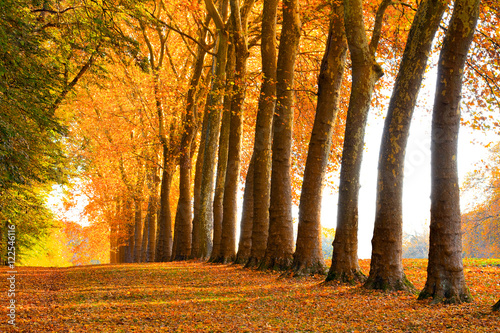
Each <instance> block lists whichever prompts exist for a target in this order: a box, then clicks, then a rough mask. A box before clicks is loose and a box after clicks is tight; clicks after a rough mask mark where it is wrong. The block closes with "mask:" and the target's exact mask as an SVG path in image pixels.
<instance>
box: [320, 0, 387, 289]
mask: <svg viewBox="0 0 500 333" xmlns="http://www.w3.org/2000/svg"><path fill="white" fill-rule="evenodd" d="M388 5H389V1H386V0H384V1H383V2H382V4H381V5H380V7H379V10H378V13H377V20H376V21H375V25H374V32H373V37H372V43H371V45H369V44H368V40H367V37H366V32H365V27H364V23H363V22H364V20H363V8H362V1H361V0H344V24H345V31H346V37H347V41H348V46H349V51H350V53H351V61H352V88H351V96H350V100H349V108H348V110H347V121H346V129H345V138H344V148H343V150H342V165H341V169H340V185H339V202H338V215H337V229H336V231H335V239H334V241H333V253H332V265H331V267H330V270H329V272H328V276H327V278H326V281H330V280H339V281H343V282H354V281H358V280H364V278H365V277H364V275H363V273H362V272H361V270H360V268H359V264H358V194H359V186H360V185H359V172H360V168H361V161H362V159H363V145H364V136H365V127H366V120H367V118H368V111H369V110H370V102H371V97H372V93H373V89H374V87H375V83H376V82H377V81H378V79H379V78H380V77H381V76H382V75H383V72H382V68H381V67H380V65H378V64H377V63H376V62H375V56H374V53H375V50H376V49H377V43H378V40H377V36H379V34H380V29H381V21H382V17H383V12H384V11H385V8H387V6H388Z"/></svg>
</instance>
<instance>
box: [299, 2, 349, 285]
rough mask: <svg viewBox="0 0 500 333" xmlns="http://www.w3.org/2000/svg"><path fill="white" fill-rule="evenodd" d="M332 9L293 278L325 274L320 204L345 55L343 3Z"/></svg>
mask: <svg viewBox="0 0 500 333" xmlns="http://www.w3.org/2000/svg"><path fill="white" fill-rule="evenodd" d="M333 6H334V7H333V8H332V14H331V15H332V17H331V20H330V31H329V35H328V41H327V45H326V50H325V53H324V55H323V60H322V63H321V68H320V73H319V76H318V104H317V106H316V116H315V118H314V125H313V129H312V133H311V140H310V142H309V151H308V153H307V160H306V165H305V169H304V180H303V185H302V192H301V195H300V203H299V225H298V233H297V246H296V250H295V253H294V256H293V264H292V268H291V270H292V272H293V274H295V275H310V274H311V275H314V274H325V272H326V266H325V263H324V259H323V251H322V249H321V201H322V192H323V182H324V178H325V173H326V167H327V164H328V157H329V155H330V147H331V142H332V135H333V128H334V123H335V119H336V117H337V111H338V105H339V98H340V88H341V85H342V78H343V75H344V68H345V62H346V56H347V40H346V37H345V30H344V10H343V5H342V0H337V1H335V2H334V4H333Z"/></svg>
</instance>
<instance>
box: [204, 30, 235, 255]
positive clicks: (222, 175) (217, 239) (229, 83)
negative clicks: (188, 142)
mask: <svg viewBox="0 0 500 333" xmlns="http://www.w3.org/2000/svg"><path fill="white" fill-rule="evenodd" d="M230 33H231V32H230ZM235 61H236V59H235V49H234V41H233V40H231V41H230V44H229V47H228V52H227V63H226V73H227V74H226V88H225V92H224V103H223V105H224V108H223V112H224V113H223V115H222V125H221V130H220V137H219V153H218V159H217V179H216V181H215V194H214V203H213V206H214V207H213V211H214V235H213V249H212V254H211V255H210V261H216V259H217V258H218V257H219V256H220V249H221V239H222V219H223V210H224V208H223V201H224V188H225V183H226V171H227V156H228V151H229V132H230V131H231V128H230V127H231V94H232V91H233V85H234V70H235V65H236V63H235Z"/></svg>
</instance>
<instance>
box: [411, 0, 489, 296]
mask: <svg viewBox="0 0 500 333" xmlns="http://www.w3.org/2000/svg"><path fill="white" fill-rule="evenodd" d="M479 2H480V1H479V0H457V1H456V2H455V6H454V9H453V15H452V18H451V21H450V25H449V27H448V31H447V32H446V35H445V38H444V41H443V48H442V50H441V53H440V56H439V64H438V79H437V83H436V97H435V99H434V109H433V117H432V142H431V153H432V155H431V158H432V160H431V163H432V164H431V174H432V175H431V182H432V185H431V224H430V244H429V263H428V266H427V281H426V283H425V287H424V289H423V290H422V291H421V292H420V295H419V299H425V298H428V297H432V298H433V302H434V303H438V302H441V301H446V302H449V303H460V302H470V301H471V295H470V293H469V289H468V288H467V286H466V284H465V278H464V272H463V264H462V233H461V232H462V230H461V221H460V199H459V197H460V191H459V186H458V173H457V158H456V157H457V144H458V130H459V127H460V98H461V89H462V77H463V70H464V66H465V61H466V58H467V53H468V50H469V48H470V45H471V42H472V37H473V35H474V31H475V28H476V23H477V18H478V15H479Z"/></svg>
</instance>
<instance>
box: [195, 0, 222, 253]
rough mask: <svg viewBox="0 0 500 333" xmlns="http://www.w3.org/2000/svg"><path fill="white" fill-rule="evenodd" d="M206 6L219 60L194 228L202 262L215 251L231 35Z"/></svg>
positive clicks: (208, 3) (211, 6)
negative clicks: (217, 187)
mask: <svg viewBox="0 0 500 333" xmlns="http://www.w3.org/2000/svg"><path fill="white" fill-rule="evenodd" d="M205 5H206V7H207V11H208V13H210V15H211V16H212V19H213V20H214V22H215V25H216V29H217V56H216V57H215V59H214V63H213V68H212V71H213V77H212V84H211V88H210V93H209V96H208V99H207V111H208V114H207V115H206V117H208V119H207V127H206V132H204V133H202V135H203V136H205V147H204V148H203V168H202V173H201V192H200V207H199V221H198V223H197V224H196V225H193V227H195V228H199V236H200V238H199V241H200V243H199V246H196V247H193V251H194V252H193V253H191V255H192V256H193V257H195V258H199V259H207V258H208V257H209V256H210V253H211V251H212V232H213V191H214V190H213V187H214V186H213V183H214V169H215V160H216V148H217V142H218V138H219V133H220V120H221V112H220V109H219V107H220V105H221V101H222V97H223V96H224V80H225V76H226V60H227V48H228V31H227V24H226V23H225V22H224V20H223V18H224V14H223V15H222V16H221V14H219V11H218V10H217V8H215V6H214V4H213V2H212V0H205ZM225 7H227V1H223V2H222V8H223V10H222V13H224V12H225V11H226V10H227V9H226V8H225Z"/></svg>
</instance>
